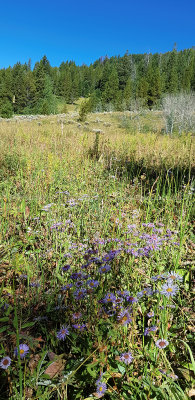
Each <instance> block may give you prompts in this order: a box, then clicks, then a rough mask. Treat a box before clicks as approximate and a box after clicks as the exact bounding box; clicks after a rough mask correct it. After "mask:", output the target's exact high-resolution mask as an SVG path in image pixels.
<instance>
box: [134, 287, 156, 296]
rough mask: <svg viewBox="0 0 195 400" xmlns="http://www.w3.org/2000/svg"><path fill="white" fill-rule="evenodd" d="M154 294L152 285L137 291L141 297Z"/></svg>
mask: <svg viewBox="0 0 195 400" xmlns="http://www.w3.org/2000/svg"><path fill="white" fill-rule="evenodd" d="M152 295H153V290H152V289H151V288H150V287H147V288H144V289H143V290H141V292H138V293H137V297H138V298H141V297H143V296H152Z"/></svg>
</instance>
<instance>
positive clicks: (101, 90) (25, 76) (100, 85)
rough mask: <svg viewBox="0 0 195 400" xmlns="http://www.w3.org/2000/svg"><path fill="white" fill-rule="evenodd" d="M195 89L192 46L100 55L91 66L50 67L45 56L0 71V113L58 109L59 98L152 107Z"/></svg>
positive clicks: (106, 106) (99, 105)
mask: <svg viewBox="0 0 195 400" xmlns="http://www.w3.org/2000/svg"><path fill="white" fill-rule="evenodd" d="M194 90H195V49H194V48H191V49H186V50H183V51H179V52H178V51H177V50H176V49H174V50H173V51H171V52H168V53H165V54H159V53H156V54H128V52H127V53H126V54H125V55H124V56H123V57H120V56H118V57H111V58H108V57H101V58H100V59H99V60H97V61H95V62H94V63H93V64H91V65H90V66H87V65H82V66H76V64H75V63H74V62H73V61H70V62H68V61H67V62H62V63H61V65H60V66H59V67H51V65H50V63H49V61H48V59H47V57H46V56H44V57H43V58H42V59H41V60H40V61H39V62H37V63H36V64H35V66H34V68H33V69H32V68H31V63H30V61H29V62H28V63H25V64H21V63H20V62H18V63H17V64H15V65H14V66H13V67H9V68H7V69H1V70H0V116H2V117H9V116H11V115H12V114H13V113H15V114H32V113H35V114H51V113H56V112H57V110H58V108H57V105H58V102H59V100H62V101H64V103H73V102H74V101H75V100H76V99H78V98H79V97H81V96H82V97H87V98H88V97H90V101H91V103H90V104H91V106H90V107H91V109H96V110H99V111H101V110H105V109H107V110H108V109H113V108H114V109H116V110H121V109H123V110H124V109H131V107H132V104H133V102H134V103H135V102H139V103H141V104H142V105H143V106H146V107H149V108H153V107H156V106H158V105H159V104H160V102H161V99H162V97H163V95H164V94H166V93H170V94H176V93H178V92H190V91H194Z"/></svg>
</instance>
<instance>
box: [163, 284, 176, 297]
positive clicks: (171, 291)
mask: <svg viewBox="0 0 195 400" xmlns="http://www.w3.org/2000/svg"><path fill="white" fill-rule="evenodd" d="M161 289H162V290H161V291H160V293H161V294H164V295H165V296H166V297H168V298H169V297H173V296H175V295H176V293H177V292H178V290H179V289H178V286H177V285H173V283H172V281H171V282H170V281H167V283H165V284H164V285H163V286H162V288H161Z"/></svg>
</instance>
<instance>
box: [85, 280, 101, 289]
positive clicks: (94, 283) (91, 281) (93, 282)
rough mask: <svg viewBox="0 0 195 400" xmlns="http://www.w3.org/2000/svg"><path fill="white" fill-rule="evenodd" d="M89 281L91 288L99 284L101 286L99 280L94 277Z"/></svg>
mask: <svg viewBox="0 0 195 400" xmlns="http://www.w3.org/2000/svg"><path fill="white" fill-rule="evenodd" d="M87 283H88V285H89V286H90V288H96V287H97V286H99V282H98V281H95V280H94V279H89V280H88V281H87Z"/></svg>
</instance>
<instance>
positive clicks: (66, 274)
mask: <svg viewBox="0 0 195 400" xmlns="http://www.w3.org/2000/svg"><path fill="white" fill-rule="evenodd" d="M77 106H78V105H77ZM77 106H74V108H73V107H72V109H71V110H69V113H67V114H60V115H57V116H49V117H41V116H37V117H26V118H25V117H16V118H15V119H12V120H7V121H6V120H1V121H0V138H1V141H0V145H1V152H0V191H1V198H0V202H1V203H0V214H1V231H0V239H1V245H0V255H1V274H0V281H1V300H0V302H1V303H0V344H1V346H0V356H1V358H0V367H1V369H0V371H1V373H0V393H1V399H2V400H3V399H20V400H22V399H38V398H39V399H41V400H47V399H68V400H74V399H79V400H84V399H85V400H86V399H88V400H90V399H96V398H101V397H103V398H105V399H111V400H112V399H113V400H114V399H120V400H129V399H133V400H139V399H140V400H142V399H147V400H148V399H157V400H161V399H167V400H168V399H174V400H185V399H190V398H192V394H193V391H192V390H193V383H194V365H195V362H194V359H193V355H192V344H193V333H194V325H193V313H192V311H193V308H192V298H193V297H192V295H193V291H192V286H193V275H192V272H193V255H194V242H193V239H194V236H193V217H194V215H193V191H194V188H193V180H192V177H193V174H194V165H195V162H194V161H195V160H194V158H195V152H194V141H193V137H192V135H191V134H190V133H189V134H185V135H181V136H177V135H172V136H168V135H165V134H164V129H165V127H164V125H165V124H164V121H163V118H162V115H161V113H160V112H143V113H142V114H140V113H139V114H138V113H137V114H136V113H130V112H126V113H101V114H100V113H98V114H89V115H88V117H87V120H86V121H85V122H82V123H81V122H79V120H78V114H77Z"/></svg>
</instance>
